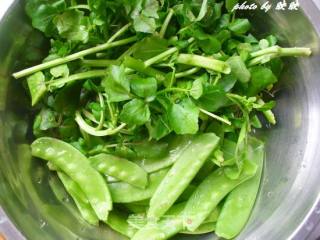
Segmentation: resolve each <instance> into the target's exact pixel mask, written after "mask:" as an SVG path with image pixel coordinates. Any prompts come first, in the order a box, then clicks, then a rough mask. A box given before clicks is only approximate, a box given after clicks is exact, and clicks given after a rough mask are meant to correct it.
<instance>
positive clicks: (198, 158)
mask: <svg viewBox="0 0 320 240" xmlns="http://www.w3.org/2000/svg"><path fill="white" fill-rule="evenodd" d="M218 142H219V138H218V137H217V136H216V135H215V134H213V133H206V134H201V135H198V136H196V137H195V138H194V139H193V140H192V143H191V144H190V145H189V146H188V147H187V148H186V149H185V150H184V151H183V153H182V154H181V155H180V156H179V158H178V160H177V161H176V163H175V164H174V165H173V166H172V168H171V169H170V170H169V172H168V174H167V175H166V177H165V178H164V179H163V181H162V182H161V184H160V185H159V187H158V188H157V190H156V192H155V194H154V195H153V196H152V198H151V201H150V208H149V211H148V218H155V219H159V218H160V217H161V216H163V214H164V213H165V212H166V211H167V210H168V209H169V208H170V207H171V206H172V205H173V204H174V202H175V201H176V200H177V199H178V198H179V196H180V195H181V194H182V193H183V192H184V190H185V189H186V188H187V186H188V185H189V184H190V182H191V181H192V179H193V178H194V177H195V175H196V174H197V172H198V171H199V170H200V168H201V167H202V165H203V164H204V162H205V161H206V159H207V158H208V156H209V155H210V153H211V152H212V151H213V150H214V148H215V147H216V146H217V144H218Z"/></svg>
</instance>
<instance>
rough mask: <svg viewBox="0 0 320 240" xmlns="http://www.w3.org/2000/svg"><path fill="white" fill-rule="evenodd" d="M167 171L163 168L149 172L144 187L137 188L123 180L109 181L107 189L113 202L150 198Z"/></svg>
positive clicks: (128, 201)
mask: <svg viewBox="0 0 320 240" xmlns="http://www.w3.org/2000/svg"><path fill="white" fill-rule="evenodd" d="M167 172H168V169H163V170H161V171H159V172H155V173H152V174H150V177H149V185H148V186H147V187H146V188H145V189H141V188H137V187H134V186H132V185H130V184H128V183H124V182H118V183H110V184H109V189H110V192H111V196H112V200H113V202H115V203H130V202H137V201H142V200H146V199H149V198H151V197H152V195H153V194H154V192H155V191H156V189H157V187H158V186H159V184H160V182H161V181H162V180H163V178H164V177H165V176H166V174H167Z"/></svg>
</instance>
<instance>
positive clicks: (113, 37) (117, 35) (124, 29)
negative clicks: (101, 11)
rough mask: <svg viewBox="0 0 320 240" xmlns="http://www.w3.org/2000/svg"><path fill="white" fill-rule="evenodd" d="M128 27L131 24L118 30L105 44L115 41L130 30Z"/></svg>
mask: <svg viewBox="0 0 320 240" xmlns="http://www.w3.org/2000/svg"><path fill="white" fill-rule="evenodd" d="M130 26H131V23H128V24H126V25H124V26H123V27H122V28H120V29H119V31H117V32H116V33H115V34H113V35H112V37H111V38H109V40H108V41H107V43H112V42H113V41H114V40H116V39H117V38H118V37H120V36H121V35H122V34H124V33H125V32H126V31H127V30H128V29H129V28H130Z"/></svg>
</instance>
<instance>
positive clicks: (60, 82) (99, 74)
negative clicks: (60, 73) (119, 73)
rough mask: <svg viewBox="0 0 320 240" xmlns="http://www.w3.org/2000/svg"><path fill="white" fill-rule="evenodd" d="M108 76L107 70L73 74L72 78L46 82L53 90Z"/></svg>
mask: <svg viewBox="0 0 320 240" xmlns="http://www.w3.org/2000/svg"><path fill="white" fill-rule="evenodd" d="M106 74H107V72H106V71H105V70H92V71H88V72H82V73H77V74H73V75H70V76H68V77H64V78H59V79H55V80H51V81H48V82H46V84H47V86H48V89H50V90H53V89H56V88H60V87H62V86H63V85H65V84H66V83H70V82H73V81H77V80H82V79H87V78H98V77H103V76H105V75H106Z"/></svg>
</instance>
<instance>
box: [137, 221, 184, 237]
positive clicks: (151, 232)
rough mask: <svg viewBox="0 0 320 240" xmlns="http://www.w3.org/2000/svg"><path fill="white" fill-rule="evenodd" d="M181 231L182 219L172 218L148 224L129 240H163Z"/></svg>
mask: <svg viewBox="0 0 320 240" xmlns="http://www.w3.org/2000/svg"><path fill="white" fill-rule="evenodd" d="M182 229H183V218H182V217H180V216H176V217H174V216H172V217H170V218H169V217H168V218H165V219H164V220H161V221H159V222H157V223H154V222H150V223H148V224H147V225H145V226H144V227H143V228H141V229H140V230H139V231H138V232H137V233H136V234H135V235H134V236H133V238H132V239H131V240H142V239H148V240H165V239H168V238H170V237H172V236H174V235H175V234H177V233H179V232H180V231H181V230H182Z"/></svg>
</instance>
